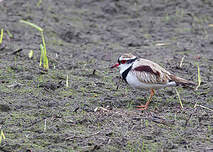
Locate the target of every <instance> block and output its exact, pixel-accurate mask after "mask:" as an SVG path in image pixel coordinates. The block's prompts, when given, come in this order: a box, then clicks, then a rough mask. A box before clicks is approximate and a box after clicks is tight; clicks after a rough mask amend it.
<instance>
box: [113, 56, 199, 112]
mask: <svg viewBox="0 0 213 152" xmlns="http://www.w3.org/2000/svg"><path fill="white" fill-rule="evenodd" d="M116 67H118V68H119V70H120V75H121V77H122V79H123V80H124V81H125V82H126V83H127V84H129V85H130V86H131V87H132V88H136V89H145V90H150V96H149V98H148V100H147V101H146V104H145V105H140V106H137V108H139V109H137V110H142V111H143V110H146V109H147V108H148V105H149V103H150V102H151V100H152V97H153V96H154V94H155V90H156V89H160V88H165V87H175V86H179V85H182V86H186V87H187V86H195V85H196V84H195V83H194V82H193V81H189V80H186V79H183V78H181V77H178V76H176V75H174V74H172V73H170V72H169V71H167V70H165V69H164V68H163V67H161V66H160V65H158V64H157V63H155V62H153V61H151V60H147V59H143V58H138V57H137V56H135V55H133V54H131V53H125V54H123V55H121V56H119V57H118V63H116V64H115V65H113V66H111V68H116Z"/></svg>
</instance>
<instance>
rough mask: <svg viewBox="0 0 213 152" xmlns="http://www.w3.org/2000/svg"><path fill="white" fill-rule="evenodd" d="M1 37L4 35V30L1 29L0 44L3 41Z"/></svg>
mask: <svg viewBox="0 0 213 152" xmlns="http://www.w3.org/2000/svg"><path fill="white" fill-rule="evenodd" d="M3 35H4V29H3V28H2V29H1V36H0V44H1V43H2V40H3Z"/></svg>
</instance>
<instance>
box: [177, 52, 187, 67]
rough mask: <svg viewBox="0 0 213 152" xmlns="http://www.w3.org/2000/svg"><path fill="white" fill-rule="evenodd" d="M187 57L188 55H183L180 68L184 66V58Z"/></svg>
mask: <svg viewBox="0 0 213 152" xmlns="http://www.w3.org/2000/svg"><path fill="white" fill-rule="evenodd" d="M185 57H186V56H185V55H184V56H183V57H182V59H181V61H180V65H179V67H180V68H182V66H183V60H184V58H185Z"/></svg>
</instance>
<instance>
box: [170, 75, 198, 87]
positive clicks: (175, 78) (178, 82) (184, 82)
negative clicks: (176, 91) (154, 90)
mask: <svg viewBox="0 0 213 152" xmlns="http://www.w3.org/2000/svg"><path fill="white" fill-rule="evenodd" d="M169 77H170V79H171V80H172V81H174V82H175V83H176V85H182V86H196V83H194V82H192V81H189V80H186V79H183V78H180V77H178V76H175V75H170V76H169Z"/></svg>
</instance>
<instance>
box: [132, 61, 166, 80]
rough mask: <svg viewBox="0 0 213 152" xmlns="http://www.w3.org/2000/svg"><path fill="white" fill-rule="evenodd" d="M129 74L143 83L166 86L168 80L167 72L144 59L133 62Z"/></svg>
mask: <svg viewBox="0 0 213 152" xmlns="http://www.w3.org/2000/svg"><path fill="white" fill-rule="evenodd" d="M131 72H133V73H134V74H135V75H136V77H137V78H138V79H139V80H140V81H141V82H143V83H150V84H166V83H167V82H168V80H169V79H170V78H169V75H170V73H169V72H168V71H166V70H165V69H164V68H162V67H161V66H160V65H158V64H156V63H154V62H152V61H150V60H145V59H139V60H137V61H135V63H134V64H133V67H132V70H131Z"/></svg>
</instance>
